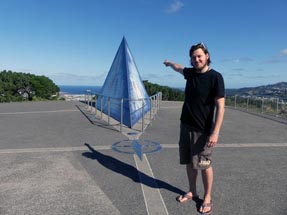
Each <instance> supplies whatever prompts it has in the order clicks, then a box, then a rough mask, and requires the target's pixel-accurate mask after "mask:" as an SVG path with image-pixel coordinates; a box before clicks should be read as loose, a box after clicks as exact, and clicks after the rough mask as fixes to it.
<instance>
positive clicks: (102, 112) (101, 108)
mask: <svg viewBox="0 0 287 215" xmlns="http://www.w3.org/2000/svg"><path fill="white" fill-rule="evenodd" d="M101 119H103V96H101Z"/></svg>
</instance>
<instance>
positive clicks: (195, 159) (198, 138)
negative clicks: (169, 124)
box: [179, 123, 213, 169]
mask: <svg viewBox="0 0 287 215" xmlns="http://www.w3.org/2000/svg"><path fill="white" fill-rule="evenodd" d="M207 144H208V135H207V134H204V133H200V132H195V131H192V130H191V129H190V127H189V126H188V125H185V124H183V123H181V125H180V139H179V158H180V164H189V163H191V164H192V167H193V168H194V169H207V168H209V167H210V166H211V154H212V151H213V148H212V147H207Z"/></svg>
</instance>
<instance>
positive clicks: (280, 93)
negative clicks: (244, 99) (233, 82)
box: [226, 82, 287, 99]
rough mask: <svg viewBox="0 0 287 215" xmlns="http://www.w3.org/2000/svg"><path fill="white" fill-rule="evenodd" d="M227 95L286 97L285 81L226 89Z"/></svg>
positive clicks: (286, 86) (286, 85)
mask: <svg viewBox="0 0 287 215" xmlns="http://www.w3.org/2000/svg"><path fill="white" fill-rule="evenodd" d="M226 95H227V96H232V95H240V96H261V97H263V96H264V97H279V98H280V99H287V82H279V83H276V84H270V85H263V86H258V87H245V88H239V89H227V90H226Z"/></svg>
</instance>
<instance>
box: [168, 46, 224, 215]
mask: <svg viewBox="0 0 287 215" xmlns="http://www.w3.org/2000/svg"><path fill="white" fill-rule="evenodd" d="M189 56H190V61H191V65H192V68H184V67H183V66H181V65H180V64H177V63H174V62H171V61H168V60H165V61H164V64H165V65H166V66H169V67H171V68H172V69H173V70H175V71H176V72H179V73H180V74H182V75H183V76H184V78H185V79H186V86H185V101H184V104H183V107H182V113H181V118H180V120H181V126H180V140H179V155H180V164H185V165H186V172H187V176H188V181H189V191H188V192H187V193H186V194H184V195H180V196H179V197H177V200H178V201H179V202H181V203H183V202H186V201H188V200H190V199H198V198H199V196H198V194H197V190H196V178H197V172H198V170H199V169H200V170H201V174H202V181H203V186H204V197H203V204H202V205H201V207H200V209H199V210H200V212H201V213H202V214H210V213H211V212H212V199H211V190H212V184H213V169H212V166H211V153H212V149H213V147H214V146H215V145H216V143H217V141H218V137H219V132H220V129H221V125H222V121H223V117H224V105H225V99H224V95H225V88H224V80H223V78H222V75H221V74H220V73H218V72H217V71H215V70H213V69H211V68H210V66H209V65H210V62H211V60H210V55H209V52H208V49H207V48H206V46H205V45H204V44H203V43H199V44H196V45H193V46H191V48H190V51H189ZM214 114H215V115H214Z"/></svg>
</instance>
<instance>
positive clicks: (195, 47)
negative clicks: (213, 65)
mask: <svg viewBox="0 0 287 215" xmlns="http://www.w3.org/2000/svg"><path fill="white" fill-rule="evenodd" d="M198 48H204V49H206V50H207V47H206V45H205V44H204V43H202V42H201V43H197V44H195V45H193V46H191V49H193V50H195V49H198Z"/></svg>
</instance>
